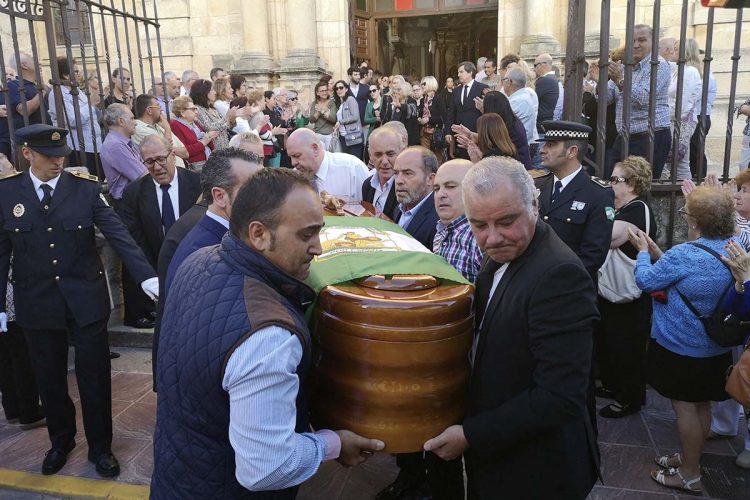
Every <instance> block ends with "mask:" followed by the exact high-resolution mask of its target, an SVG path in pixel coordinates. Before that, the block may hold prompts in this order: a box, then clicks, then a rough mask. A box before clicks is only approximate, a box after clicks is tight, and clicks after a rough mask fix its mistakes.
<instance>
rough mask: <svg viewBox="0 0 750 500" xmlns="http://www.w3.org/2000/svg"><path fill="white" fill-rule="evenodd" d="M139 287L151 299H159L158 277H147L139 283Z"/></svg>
mask: <svg viewBox="0 0 750 500" xmlns="http://www.w3.org/2000/svg"><path fill="white" fill-rule="evenodd" d="M141 288H142V289H143V291H144V292H146V295H148V296H149V298H150V299H151V300H153V301H154V302H156V301H157V300H158V299H159V278H156V277H154V278H149V279H147V280H146V281H144V282H143V283H141Z"/></svg>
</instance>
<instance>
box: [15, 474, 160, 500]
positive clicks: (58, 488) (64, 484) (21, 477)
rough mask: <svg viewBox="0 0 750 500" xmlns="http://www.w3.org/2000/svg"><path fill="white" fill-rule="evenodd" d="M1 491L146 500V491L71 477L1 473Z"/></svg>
mask: <svg viewBox="0 0 750 500" xmlns="http://www.w3.org/2000/svg"><path fill="white" fill-rule="evenodd" d="M0 487H2V488H9V489H13V490H20V491H27V492H33V493H40V494H44V495H60V496H65V497H76V498H106V499H111V500H148V497H149V491H150V490H149V487H148V486H142V485H137V484H126V483H118V482H115V481H104V480H99V479H85V478H82V477H73V476H56V475H53V476H43V475H41V474H32V473H30V472H20V471H15V470H10V469H0Z"/></svg>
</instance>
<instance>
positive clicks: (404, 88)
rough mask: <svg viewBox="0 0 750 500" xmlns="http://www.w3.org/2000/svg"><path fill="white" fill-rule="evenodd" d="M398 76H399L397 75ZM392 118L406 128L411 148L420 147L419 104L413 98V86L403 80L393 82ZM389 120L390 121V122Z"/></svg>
mask: <svg viewBox="0 0 750 500" xmlns="http://www.w3.org/2000/svg"><path fill="white" fill-rule="evenodd" d="M397 76H398V75H397ZM391 82H392V83H391V97H392V98H393V102H392V103H391V108H392V111H391V116H390V120H394V121H399V122H401V123H403V124H404V126H405V127H406V132H407V133H408V134H409V146H418V145H419V142H420V139H419V122H418V121H417V120H418V118H419V116H418V115H419V114H418V112H417V102H416V101H415V100H414V98H413V97H412V90H411V84H409V83H408V82H407V81H405V80H404V79H403V78H401V79H400V80H399V79H395V77H394V80H391ZM390 120H388V121H390Z"/></svg>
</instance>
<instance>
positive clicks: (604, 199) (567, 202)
mask: <svg viewBox="0 0 750 500" xmlns="http://www.w3.org/2000/svg"><path fill="white" fill-rule="evenodd" d="M537 187H539V217H541V219H542V220H543V221H544V222H546V223H548V224H549V225H550V226H552V228H553V229H554V230H555V233H557V236H559V237H560V239H561V240H563V241H564V242H565V243H566V244H567V245H568V246H569V247H570V249H571V250H573V252H575V253H576V255H578V257H580V259H581V262H583V266H584V267H585V268H586V270H588V272H589V274H590V275H591V277H592V279H594V282H596V277H597V272H598V271H599V268H600V267H602V264H604V260H605V259H606V258H607V252H608V251H609V244H610V242H611V241H612V224H613V222H614V215H615V212H614V206H615V195H614V192H613V191H612V188H611V187H608V186H606V184H605V183H603V182H601V181H599V180H598V179H596V178H594V179H592V178H591V177H589V175H588V174H587V173H586V172H585V171H584V170H583V169H581V171H580V172H578V175H576V176H575V177H574V178H573V180H571V181H570V183H569V184H568V185H567V186H565V189H563V190H562V192H561V193H560V195H559V196H558V197H557V198H556V199H555V202H554V203H552V191H553V190H554V188H555V180H554V176H553V175H552V174H550V175H547V176H544V177H540V178H538V184H537ZM610 217H611V218H610Z"/></svg>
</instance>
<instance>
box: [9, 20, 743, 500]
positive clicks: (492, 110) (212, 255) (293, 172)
mask: <svg viewBox="0 0 750 500" xmlns="http://www.w3.org/2000/svg"><path fill="white" fill-rule="evenodd" d="M652 35H653V34H652V31H651V28H650V27H649V26H646V25H637V26H635V30H634V40H633V56H634V59H635V62H636V68H635V70H634V71H633V79H632V85H631V86H630V87H625V86H624V84H623V79H622V74H623V73H622V67H621V66H620V65H619V64H611V65H609V73H608V80H607V82H606V83H605V82H598V81H597V80H598V76H599V71H598V67H597V66H596V64H591V65H590V67H589V69H588V72H587V77H586V80H585V81H584V82H583V83H582V85H583V89H584V102H583V110H584V116H583V118H582V121H584V122H586V123H576V122H569V121H562V120H560V118H561V116H562V102H563V97H564V96H563V94H564V89H563V87H562V85H561V83H560V78H559V71H558V69H557V68H556V67H555V65H554V62H553V59H552V57H551V56H550V55H549V54H540V55H539V56H538V57H536V58H535V60H534V62H533V64H529V63H527V62H526V61H524V60H523V59H521V58H519V57H518V56H516V55H513V54H509V55H506V56H505V57H503V58H502V59H500V60H499V61H496V60H495V59H492V58H481V59H480V60H479V61H477V64H475V63H474V62H471V61H464V62H461V63H460V64H459V65H458V67H457V74H456V79H455V80H454V79H453V78H448V79H447V80H446V81H445V83H444V85H443V86H442V87H441V86H440V85H439V83H438V81H437V79H436V78H435V77H434V76H424V77H423V78H421V79H419V78H414V77H405V76H402V75H383V74H382V73H380V72H379V71H377V70H375V69H373V68H369V67H367V65H361V66H353V67H351V68H349V70H348V71H347V75H346V77H344V78H342V79H338V80H337V79H335V78H334V77H332V76H331V75H326V76H324V77H323V78H322V79H321V80H320V81H319V82H318V83H317V84H316V85H315V86H314V97H313V99H312V101H311V102H310V103H306V102H304V101H303V96H302V95H301V94H300V93H299V92H297V91H294V90H291V89H285V88H281V87H278V88H275V89H273V90H263V89H256V88H253V87H252V86H251V85H249V84H248V83H247V81H246V80H245V78H244V77H242V76H241V75H234V74H227V73H226V72H225V71H224V70H223V69H222V68H213V69H212V70H211V71H210V73H209V79H202V78H200V75H199V74H198V73H197V72H195V71H193V70H186V71H184V72H183V74H182V76H181V78H178V75H177V74H176V73H174V72H166V73H165V74H164V75H161V76H159V77H158V78H155V79H154V82H153V88H152V89H151V91H150V92H149V93H144V94H140V95H133V93H132V81H131V74H130V72H129V71H128V70H127V69H125V68H116V69H115V70H114V71H113V72H112V74H111V80H110V81H109V82H108V85H107V86H106V87H102V86H101V85H100V83H99V82H98V81H96V79H95V78H89V79H87V80H83V76H82V75H81V72H80V69H79V68H78V65H77V64H76V62H75V61H72V60H68V59H67V58H64V57H63V58H60V59H59V60H58V61H57V66H58V72H59V74H60V75H61V78H62V79H63V82H62V85H61V87H60V93H59V95H60V96H62V99H63V103H62V106H57V105H56V103H55V100H54V99H55V93H53V92H48V93H47V94H46V96H45V95H44V94H43V93H38V91H37V88H36V86H35V85H34V83H33V80H34V68H33V61H32V60H31V58H30V57H29V56H28V55H27V54H23V53H21V57H20V59H18V61H17V64H16V67H14V68H8V70H7V71H14V72H16V74H17V75H18V78H13V79H11V80H9V83H8V92H7V93H4V94H0V95H1V96H3V98H4V99H6V100H7V101H3V104H2V106H3V107H2V108H0V111H2V113H3V115H2V116H1V117H0V124H2V126H0V145H2V147H3V149H2V151H0V167H1V168H0V178H1V179H2V180H0V228H1V229H0V297H4V298H5V300H4V301H0V311H2V312H0V332H2V333H0V382H1V383H2V385H1V386H0V391H2V396H3V398H2V403H3V408H4V411H5V416H6V418H7V419H8V420H9V421H15V420H16V419H18V421H19V423H20V425H21V428H22V429H31V428H35V427H38V426H42V425H46V426H47V428H48V431H49V437H50V443H51V449H50V450H49V452H48V453H47V454H46V455H45V457H44V458H43V460H42V472H43V473H44V474H54V473H57V472H58V471H59V470H60V469H61V468H62V467H63V466H64V465H65V463H66V460H67V456H68V454H69V453H70V451H71V450H72V449H73V448H74V447H75V446H76V441H75V435H76V423H75V410H74V407H73V403H72V402H71V399H70V397H69V395H68V387H67V382H66V380H67V378H66V374H67V350H68V349H67V348H68V343H69V342H70V343H72V345H73V346H74V347H75V353H76V355H75V368H76V377H77V380H78V387H79V391H80V393H81V405H82V408H83V414H84V419H83V423H84V430H85V435H86V440H87V442H88V446H89V453H88V458H89V460H90V461H91V462H93V463H94V464H95V466H96V470H97V472H99V473H100V474H101V475H102V476H104V477H114V476H117V475H118V474H119V471H120V468H119V463H118V461H117V459H116V457H115V456H114V454H113V453H112V417H111V385H110V374H109V371H110V361H109V360H110V358H111V357H113V356H116V355H117V354H116V353H111V352H109V348H108V342H107V323H108V320H109V315H110V310H111V298H110V292H109V288H108V277H107V276H106V273H105V270H104V267H103V266H102V263H101V260H100V258H99V254H98V248H97V241H96V238H95V232H94V227H96V228H98V229H99V230H100V232H101V234H102V235H103V236H104V237H105V238H106V239H107V241H108V242H109V244H110V245H111V246H112V247H113V248H114V250H115V251H116V252H117V253H118V254H119V256H120V257H121V260H122V263H123V267H122V270H121V273H122V287H123V295H124V306H125V307H124V322H125V324H126V325H129V326H133V327H136V328H155V331H154V347H153V356H152V363H153V369H154V390H156V391H158V392H157V394H158V399H157V400H158V403H157V420H156V430H155V437H154V474H153V478H152V484H151V495H152V498H155V499H160V498H241V497H244V496H246V495H248V494H249V492H251V491H274V492H275V496H274V498H294V496H295V495H296V491H297V488H298V487H299V484H301V483H302V482H304V481H305V480H306V479H308V478H309V477H311V476H312V475H313V474H314V473H315V472H316V471H317V470H318V468H319V466H320V464H321V463H322V462H324V461H326V460H332V459H337V460H338V461H339V462H340V463H342V464H343V465H345V466H354V465H357V464H359V463H362V462H363V461H365V460H367V458H369V457H370V456H371V455H372V454H373V453H374V452H376V451H379V450H382V449H383V447H384V446H385V444H386V443H383V442H381V441H379V440H377V439H371V438H370V436H359V435H357V434H355V433H353V432H351V431H349V430H327V429H317V430H315V431H314V432H313V431H311V429H310V425H309V420H308V419H309V405H310V402H309V401H308V399H307V397H306V391H307V387H308V382H309V380H308V378H309V373H310V370H311V367H312V366H313V364H314V360H313V352H312V349H311V344H312V341H311V333H310V330H309V327H308V325H307V322H306V320H305V308H306V306H307V305H309V304H310V303H311V302H312V301H314V299H315V294H314V292H313V291H312V289H310V288H309V287H308V286H307V285H306V284H305V283H304V280H305V278H307V276H308V274H309V270H310V262H311V261H312V260H313V259H314V257H315V256H317V255H319V254H320V253H321V245H320V240H319V233H320V231H321V229H322V227H323V225H324V221H323V212H322V209H321V198H325V196H326V195H332V196H334V197H336V198H339V199H342V200H344V202H346V203H358V204H361V206H362V207H364V208H365V209H366V210H368V211H370V212H371V215H373V216H376V217H380V218H381V219H385V220H388V221H391V222H393V223H395V224H397V225H398V226H400V227H401V228H402V229H403V230H404V231H406V232H407V233H408V234H410V235H411V236H412V237H413V238H414V239H416V240H417V241H419V242H420V243H421V244H422V245H423V246H424V247H426V249H428V250H431V251H432V252H433V253H435V254H437V255H440V256H442V257H443V258H444V259H445V261H446V262H447V263H448V264H450V265H451V266H453V267H454V268H455V269H456V270H457V271H458V272H459V273H460V274H461V275H462V276H463V277H464V278H465V279H466V280H467V281H469V282H471V283H473V284H475V286H476V304H477V305H476V310H475V316H476V319H477V320H476V333H475V341H474V345H473V346H472V350H471V353H470V359H471V364H472V377H471V382H470V385H469V387H468V388H467V389H468V407H467V414H466V417H465V418H464V419H463V420H462V421H461V422H460V423H457V424H456V425H453V426H450V427H448V428H447V429H445V431H444V432H442V433H441V434H440V435H438V436H435V437H434V438H432V439H430V440H428V441H427V442H426V443H424V450H423V452H417V453H406V454H399V455H398V456H397V464H398V467H399V474H398V476H397V477H396V479H395V481H394V482H393V483H392V484H390V485H388V486H387V487H386V488H384V489H383V490H382V491H381V492H380V493H379V494H378V495H377V499H378V500H399V499H410V498H433V499H436V500H440V499H446V500H456V499H460V498H463V497H464V491H465V490H466V491H468V495H469V498H476V499H480V498H495V497H496V495H497V491H499V490H498V488H501V489H502V491H503V492H505V493H506V494H507V495H509V496H510V497H514V498H515V497H519V498H520V497H529V498H543V497H549V498H571V499H579V498H584V497H586V495H587V494H588V493H589V491H590V490H591V488H592V486H593V485H594V483H595V482H596V481H597V479H598V478H599V477H600V472H599V452H598V445H597V437H596V436H597V415H598V416H599V417H601V418H611V419H618V418H623V417H627V416H629V415H633V414H636V413H638V412H639V411H640V410H641V408H643V406H644V405H645V404H646V387H647V384H648V385H650V386H651V387H652V388H653V389H654V390H655V391H656V392H658V393H659V394H661V395H662V396H664V397H665V398H668V399H670V400H671V402H672V406H673V408H674V411H675V413H676V415H677V431H678V434H679V438H680V451H679V452H678V453H675V454H669V455H663V456H657V457H655V462H656V465H658V468H657V469H655V470H654V471H653V473H652V474H651V477H652V478H653V480H654V481H656V482H658V483H660V484H662V485H664V486H667V487H671V488H677V489H681V490H687V491H691V492H696V491H701V489H702V484H701V471H700V466H699V459H700V455H701V452H702V449H703V446H704V444H705V440H706V439H712V438H721V437H723V436H733V435H736V434H737V433H738V432H739V425H740V417H739V415H740V408H739V406H738V404H737V403H736V402H734V401H732V400H731V399H729V397H728V395H727V393H726V392H725V390H724V373H725V372H726V369H727V368H728V367H729V366H730V365H731V364H732V363H733V362H736V360H737V358H738V356H739V355H740V353H741V346H740V345H739V342H737V343H736V347H734V346H725V345H720V344H719V343H717V341H716V340H715V339H714V338H712V337H711V336H710V335H709V333H708V332H707V330H706V329H705V328H704V323H703V321H702V317H703V316H707V315H711V314H712V313H713V312H714V310H716V309H717V308H718V307H719V306H720V305H722V304H723V305H724V307H728V308H730V309H732V311H731V312H732V313H734V314H737V315H746V314H747V313H748V312H750V311H749V310H750V307H749V306H747V304H750V301H744V300H742V297H744V295H743V294H744V293H745V286H748V287H750V284H748V278H750V276H748V271H747V270H748V269H750V256H748V253H747V251H748V250H750V222H748V221H749V220H750V174H748V173H747V170H742V171H741V172H740V173H739V174H738V175H737V177H736V178H735V180H734V181H733V182H731V183H727V184H725V185H722V184H721V183H720V182H719V181H718V180H717V179H716V177H715V176H714V175H709V176H708V177H707V180H706V181H705V182H704V183H703V184H702V185H700V186H696V185H695V184H694V183H693V181H692V180H690V179H691V177H692V176H694V175H695V174H696V165H697V163H699V161H698V158H697V154H698V151H699V148H698V147H694V142H695V141H696V140H700V136H701V135H703V134H705V132H706V131H707V128H706V129H704V130H703V131H702V133H700V132H701V131H699V130H698V127H699V125H698V116H699V115H700V112H701V108H700V105H701V94H702V81H703V78H702V73H701V72H702V68H701V65H700V64H699V63H698V53H699V49H698V46H697V43H696V42H695V40H685V41H684V42H685V47H684V50H685V53H686V61H687V62H686V66H685V71H684V73H685V77H684V80H683V92H682V102H681V103H680V104H679V105H678V106H676V105H675V101H676V97H677V95H676V87H677V85H676V78H677V71H676V69H675V68H676V66H675V65H674V61H675V60H676V59H677V55H676V54H678V53H679V51H680V48H681V47H680V42H679V41H675V40H673V39H663V40H661V41H659V42H658V43H659V51H660V57H659V60H658V63H657V64H652V63H651V49H652V44H653V43H654V40H653V36H652ZM618 52H621V51H614V52H613V54H612V56H611V57H612V60H613V61H620V60H621V58H622V54H621V53H618ZM652 71H655V72H656V73H657V74H656V78H655V81H656V93H655V95H654V97H655V101H656V114H655V116H654V117H653V120H654V125H655V127H656V130H655V137H654V155H653V158H654V159H653V162H652V163H649V162H648V161H647V160H646V159H645V158H644V157H645V156H646V150H647V148H648V133H647V129H648V124H649V120H650V117H649V112H648V106H649V92H650V90H649V89H650V82H651V80H652V78H651V72H652ZM708 81H709V82H712V83H710V85H711V87H710V88H709V93H708V109H707V110H706V116H707V117H710V108H711V106H712V104H713V99H714V97H715V94H716V86H715V80H714V79H713V76H712V75H709V79H708ZM21 85H23V86H25V87H27V90H26V91H25V93H23V94H24V96H25V101H24V102H23V103H20V102H19V101H18V99H19V97H18V96H20V95H21V94H22V92H20V91H19V86H21ZM105 94H106V97H104V95H105ZM600 98H603V99H606V100H607V105H608V108H609V109H610V111H611V112H609V113H608V124H607V127H606V134H607V138H606V141H605V144H606V146H607V151H606V155H605V156H606V158H607V160H606V165H605V166H604V174H605V175H604V180H602V179H600V178H597V177H592V176H591V175H590V173H589V172H590V167H591V161H590V160H591V159H592V158H594V157H595V147H596V144H597V141H596V132H595V130H596V127H592V125H595V123H596V109H597V107H598V99H600ZM42 99H46V100H47V104H46V105H45V106H43V108H44V109H46V110H47V112H48V113H49V120H47V121H48V122H50V123H52V125H46V124H43V123H41V122H42V117H41V109H42V106H40V103H41V102H42ZM6 102H7V104H6ZM627 102H629V103H630V106H631V109H630V123H629V127H630V133H629V136H628V135H624V134H623V130H624V128H623V127H624V124H623V108H624V106H625V104H626V103H627ZM675 107H678V108H680V110H681V114H680V116H679V118H674V116H675ZM22 108H23V109H22ZM58 109H63V110H64V114H63V116H59V115H58V114H57V110H58ZM737 112H738V113H739V114H742V115H745V116H748V123H750V101H748V102H746V103H745V104H744V105H742V106H740V107H739V108H738V110H737ZM24 114H25V115H26V117H27V120H28V122H29V123H30V124H29V125H26V126H24V125H25V123H24V121H23V117H24ZM19 117H20V118H21V119H20V121H19ZM9 120H12V121H13V128H14V129H15V132H16V137H15V143H16V145H17V146H18V148H19V153H20V156H21V157H22V158H23V159H24V160H25V161H26V162H28V163H29V165H30V167H29V169H28V170H24V171H21V170H20V169H19V170H18V171H17V170H16V168H15V166H14V165H13V164H11V163H10V162H9V161H8V158H11V157H12V155H11V153H12V151H11V150H10V144H11V141H10V140H9V135H8V134H9V127H8V125H7V122H8V121H9ZM678 123H679V125H677V124H678ZM706 126H707V127H708V126H710V120H709V121H707V122H706ZM3 127H4V128H3ZM673 127H674V128H673ZM749 127H750V125H749ZM675 128H676V129H677V130H678V131H679V133H678V135H677V138H678V140H677V141H675V143H674V144H672V138H673V136H674V132H675ZM2 134H5V135H2ZM745 136H746V137H745V138H747V136H750V132H748V127H745ZM624 137H629V139H628V140H629V144H628V146H629V152H630V156H627V157H625V158H621V155H620V151H621V149H622V147H623V142H622V141H623V140H624ZM747 142H748V141H744V143H743V153H742V158H743V160H742V161H746V160H747V158H748V157H750V154H746V150H747V149H748V148H750V146H748V144H747ZM673 158H674V159H675V161H676V164H677V170H676V173H677V177H676V179H680V180H683V184H682V188H683V193H684V196H685V199H686V203H685V206H684V208H683V209H681V213H682V215H683V216H684V217H685V220H686V223H687V226H688V239H689V240H690V241H689V242H687V243H683V244H679V245H676V246H674V247H673V248H671V249H669V250H667V251H662V250H661V249H660V248H659V246H658V245H657V244H656V243H655V239H656V235H657V231H658V230H659V228H658V227H657V220H658V218H657V217H656V216H655V213H654V211H655V207H653V206H652V204H651V201H650V196H649V193H650V190H651V185H652V180H653V179H658V178H661V177H662V176H664V175H667V173H666V172H667V171H668V170H669V168H665V165H669V164H670V163H671V161H672V159H673ZM66 162H67V165H68V166H69V167H73V168H72V169H70V170H68V169H63V167H64V166H65V165H66ZM703 162H704V165H705V160H703ZM97 165H101V170H102V172H103V174H104V177H105V180H106V183H107V192H106V194H101V192H100V189H99V184H98V183H97V182H96V181H97V180H98V179H97V178H96V177H95V176H93V175H91V174H92V173H94V172H95V171H96V166H97ZM745 166H747V165H745ZM76 167H82V168H76ZM87 168H88V171H87V170H86V169H87ZM696 270H700V271H699V272H696ZM157 298H158V301H156V299H157ZM725 299H726V300H725ZM155 301H156V302H155ZM40 310H44V311H45V314H39V311H40ZM597 396H598V397H600V398H605V399H606V400H608V401H611V402H608V404H606V405H605V406H604V407H603V408H601V409H599V410H598V411H597V409H596V399H595V398H596V397H597ZM40 401H41V404H40ZM736 464H737V465H738V466H740V467H743V468H748V469H750V439H748V440H747V441H746V447H745V450H744V451H743V452H742V453H741V454H740V455H739V456H738V457H737V459H736ZM540 467H544V468H545V480H544V481H539V480H538V477H537V476H536V475H534V474H529V473H528V471H529V470H535V469H538V468H540ZM464 468H465V470H466V480H467V483H466V485H464V480H465V479H464Z"/></svg>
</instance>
